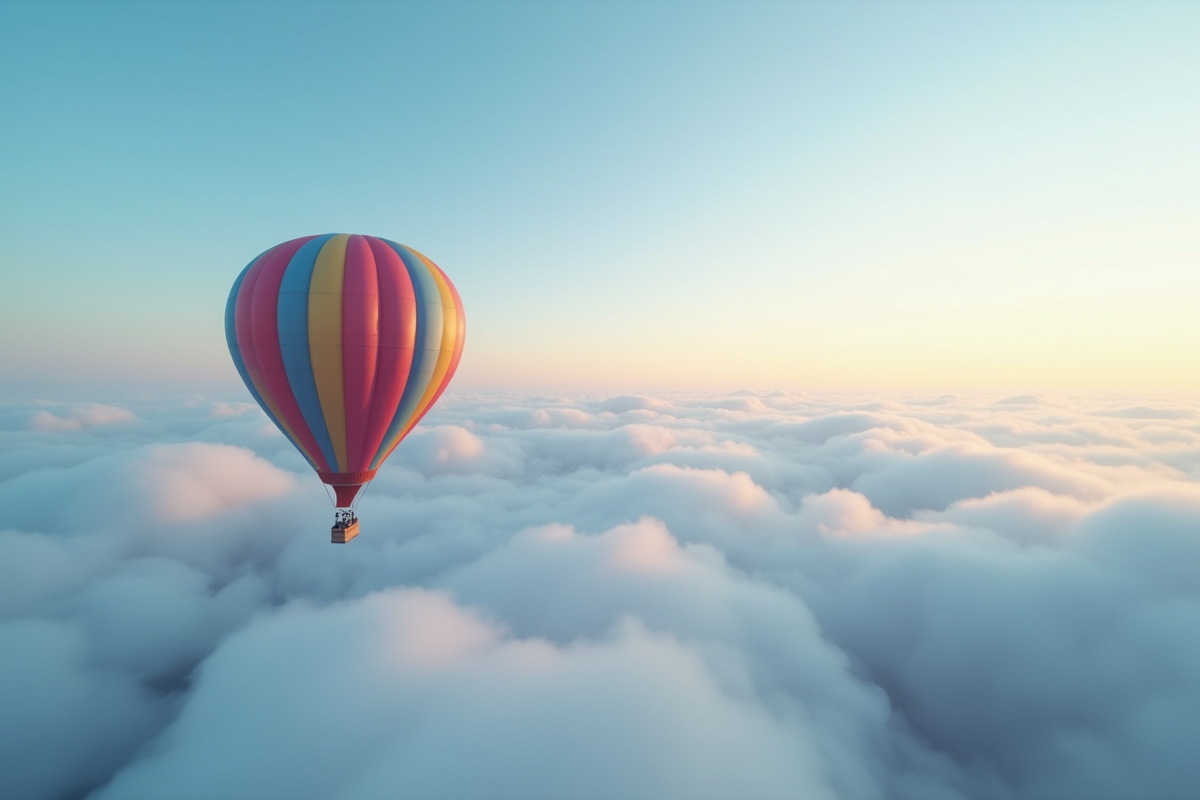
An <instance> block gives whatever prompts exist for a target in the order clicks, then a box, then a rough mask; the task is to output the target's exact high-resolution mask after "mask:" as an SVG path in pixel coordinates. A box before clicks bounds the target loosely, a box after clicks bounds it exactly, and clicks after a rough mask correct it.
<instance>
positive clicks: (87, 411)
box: [29, 403, 134, 431]
mask: <svg viewBox="0 0 1200 800" xmlns="http://www.w3.org/2000/svg"><path fill="white" fill-rule="evenodd" d="M133 418H134V417H133V412H132V411H130V410H129V409H127V408H121V407H119V406H105V405H100V404H97V403H92V404H90V405H85V406H76V407H74V408H68V409H64V410H63V412H62V416H59V415H56V414H52V413H51V412H49V411H35V412H33V413H32V415H31V416H30V417H29V427H30V429H32V430H35V431H77V430H79V429H81V428H90V427H92V426H94V425H111V424H112V423H114V422H129V421H130V420H132V419H133Z"/></svg>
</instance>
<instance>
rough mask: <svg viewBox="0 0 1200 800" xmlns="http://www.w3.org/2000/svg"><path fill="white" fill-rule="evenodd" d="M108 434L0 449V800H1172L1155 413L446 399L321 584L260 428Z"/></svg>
mask: <svg viewBox="0 0 1200 800" xmlns="http://www.w3.org/2000/svg"><path fill="white" fill-rule="evenodd" d="M243 405H244V404H243ZM126 406H128V408H125V407H122V408H120V409H118V410H119V411H122V412H124V416H113V415H112V414H109V417H110V418H108V419H107V422H121V423H122V424H120V425H117V424H106V421H105V420H104V419H102V418H104V415H105V413H107V412H98V411H95V409H97V408H116V407H101V406H87V407H84V406H77V407H58V408H56V409H55V411H54V413H53V414H51V413H50V412H49V411H47V410H46V408H45V407H44V406H30V407H8V408H7V409H5V410H4V413H3V414H2V415H0V417H2V418H3V419H4V420H8V421H9V422H8V423H6V424H4V425H0V428H2V430H0V671H2V672H3V673H4V674H3V675H0V694H2V695H3V696H0V706H2V707H4V708H5V709H6V712H7V713H5V714H3V715H0V747H3V748H4V752H5V753H9V754H16V758H14V759H12V760H8V759H6V762H7V763H9V764H16V765H18V766H17V768H16V769H6V770H4V771H2V777H0V795H2V796H5V797H8V796H12V797H23V798H30V800H53V799H54V798H65V797H76V796H85V795H87V794H89V793H94V796H95V797H98V798H112V799H113V800H117V799H118V798H119V799H120V800H124V798H136V797H154V798H158V797H181V798H185V797H189V796H194V797H204V798H234V797H247V796H287V797H297V798H303V797H314V798H315V797H321V798H324V797H336V798H374V797H394V796H397V795H398V794H407V795H410V796H420V797H463V796H472V797H481V798H488V797H523V798H525V797H528V798H536V797H566V796H570V797H610V796H619V797H629V798H636V797H654V798H658V797H688V798H703V797H721V798H723V797H731V796H737V797H762V798H769V797H797V796H803V797H829V798H848V799H849V798H914V800H915V799H917V798H921V799H922V800H923V799H924V798H939V797H940V798H955V797H963V798H965V797H970V798H985V800H986V799H987V798H997V799H998V800H999V799H1001V798H1047V799H1049V798H1060V797H1089V798H1125V797H1129V796H1139V797H1146V798H1162V799H1163V800H1172V799H1173V798H1178V797H1183V796H1186V794H1187V792H1188V790H1189V787H1192V786H1195V785H1197V783H1200V767H1198V766H1197V765H1196V762H1195V759H1194V757H1193V755H1194V754H1193V752H1192V749H1193V748H1192V746H1190V743H1191V742H1194V741H1196V740H1200V722H1197V720H1200V583H1198V582H1197V577H1196V576H1197V572H1196V570H1195V567H1194V565H1195V564H1196V563H1197V561H1198V560H1200V490H1198V489H1197V483H1196V481H1197V477H1198V475H1200V456H1198V455H1197V454H1198V453H1200V427H1198V426H1197V425H1196V422H1195V417H1196V415H1195V410H1194V409H1192V408H1190V407H1185V406H1181V405H1180V404H1178V403H1174V404H1162V403H1157V402H1155V401H1154V400H1152V399H1139V400H1132V401H1131V400H1129V399H1122V400H1119V401H1117V400H1114V401H1105V400H1095V401H1082V400H1065V399H1058V398H1049V397H1028V396H1026V397H1015V398H1008V399H1006V400H1004V401H1001V402H999V403H994V402H992V401H991V400H989V399H980V400H975V399H972V398H962V397H951V396H945V397H940V398H934V399H929V400H927V399H922V398H917V399H910V400H908V401H905V400H903V399H900V398H893V399H886V400H879V399H873V398H866V399H864V398H856V397H820V396H815V395H805V394H786V393H771V394H761V395H760V394H754V393H750V392H742V393H737V394H735V395H729V396H721V397H705V396H689V395H683V394H679V395H665V396H659V397H647V396H631V397H616V398H595V397H592V398H580V399H572V398H566V397H548V398H532V399H531V398H520V397H515V396H510V397H499V396H475V397H473V396H464V395H459V396H457V397H449V398H446V400H445V401H444V402H443V403H442V404H441V405H440V406H439V408H438V409H437V410H436V411H435V412H434V414H432V415H431V416H430V419H429V421H428V422H427V423H426V424H425V425H423V426H421V427H419V428H418V429H417V430H416V431H415V432H414V434H413V435H412V436H411V437H410V439H409V440H408V441H406V442H405V443H403V444H402V445H401V447H400V448H399V449H398V450H397V451H396V453H395V455H394V457H393V459H392V460H391V461H390V462H389V464H388V465H387V466H386V467H385V469H384V470H382V471H381V473H380V476H379V479H378V480H377V481H376V482H375V483H374V484H373V485H372V487H371V489H370V491H369V492H368V494H367V496H366V499H365V500H364V501H363V504H362V506H361V509H360V512H361V516H362V518H363V523H362V524H363V533H362V535H361V536H360V537H359V538H358V539H357V540H355V541H354V542H352V543H351V544H349V545H346V546H333V545H330V544H329V543H328V538H327V537H328V524H329V515H328V508H329V506H328V502H327V500H326V498H325V495H324V493H323V492H322V490H321V488H320V486H319V484H318V483H317V481H316V480H315V478H314V477H313V476H312V475H311V474H310V473H309V472H308V470H307V466H306V465H305V464H304V462H303V460H302V459H300V458H299V456H298V455H296V454H295V453H294V451H292V450H291V449H290V447H289V446H288V445H287V442H286V440H284V439H283V438H282V437H280V436H278V435H274V434H273V433H272V429H266V427H265V426H264V420H263V417H262V415H261V414H260V413H259V412H257V411H254V410H252V409H247V408H244V407H242V406H241V405H238V404H235V403H224V404H222V403H213V402H208V401H185V402H181V403H178V404H172V403H170V402H167V401H157V402H149V401H140V402H139V403H127V404H126ZM85 408H86V409H91V411H88V412H87V413H84V412H83V411H80V409H85ZM63 409H66V410H63ZM39 414H45V415H46V416H50V417H53V418H54V419H55V420H59V421H60V422H50V423H46V422H44V421H43V422H37V423H35V420H44V418H43V417H40V416H38V415H39ZM88 414H91V416H88ZM73 421H77V424H76V422H73ZM10 709H11V711H9V710H10ZM464 765H467V766H464Z"/></svg>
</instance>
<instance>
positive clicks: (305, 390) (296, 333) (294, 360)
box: [278, 234, 337, 465]
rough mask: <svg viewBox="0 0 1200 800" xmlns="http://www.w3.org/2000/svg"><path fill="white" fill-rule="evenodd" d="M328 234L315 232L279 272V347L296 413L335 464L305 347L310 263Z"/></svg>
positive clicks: (315, 258)
mask: <svg viewBox="0 0 1200 800" xmlns="http://www.w3.org/2000/svg"><path fill="white" fill-rule="evenodd" d="M331 236H332V234H326V235H325V236H318V237H317V238H315V239H312V240H311V241H308V242H306V243H305V244H304V246H303V247H301V248H300V249H299V250H297V251H296V255H294V256H292V260H291V261H290V262H289V263H288V266H287V270H286V271H285V272H284V273H283V281H282V282H281V283H280V285H279V309H278V314H279V349H280V351H281V352H282V354H283V366H284V369H285V370H286V371H287V377H288V383H289V384H291V387H292V394H294V395H295V397H296V403H297V405H299V406H300V413H301V414H303V415H304V421H305V423H307V425H308V429H309V430H310V431H312V435H313V438H314V439H315V440H316V442H317V446H318V447H319V448H320V449H321V455H323V456H324V457H325V463H326V464H327V465H336V464H337V456H336V455H335V453H334V451H333V442H332V441H331V440H330V438H329V431H328V430H327V429H326V427H325V415H324V414H323V413H322V411H321V399H320V397H318V396H317V384H316V381H315V380H314V379H313V370H312V356H311V355H310V353H309V348H308V287H309V283H310V282H311V281H312V271H313V265H314V264H315V263H316V260H317V254H318V253H320V252H321V248H322V247H323V246H324V245H325V243H326V242H327V241H329V239H330V237H331Z"/></svg>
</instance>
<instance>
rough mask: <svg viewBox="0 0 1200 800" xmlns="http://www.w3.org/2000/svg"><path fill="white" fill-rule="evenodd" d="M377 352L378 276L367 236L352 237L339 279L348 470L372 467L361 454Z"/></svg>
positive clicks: (353, 470)
mask: <svg viewBox="0 0 1200 800" xmlns="http://www.w3.org/2000/svg"><path fill="white" fill-rule="evenodd" d="M378 354H379V279H378V277H377V276H376V269H375V256H374V255H373V254H372V253H371V245H370V244H369V243H368V242H367V240H366V239H364V238H363V237H362V236H351V237H350V240H349V241H348V242H346V271H345V276H344V277H343V279H342V394H343V397H344V398H345V401H344V402H345V407H346V459H347V461H348V463H347V465H346V466H347V471H349V472H357V471H359V470H364V469H366V468H368V467H369V466H371V459H370V456H367V457H364V449H363V439H364V438H365V433H366V429H367V419H368V417H369V416H370V414H371V394H372V390H373V389H374V388H375V367H376V360H377V358H378ZM370 455H371V456H373V455H375V454H374V453H371V454H370Z"/></svg>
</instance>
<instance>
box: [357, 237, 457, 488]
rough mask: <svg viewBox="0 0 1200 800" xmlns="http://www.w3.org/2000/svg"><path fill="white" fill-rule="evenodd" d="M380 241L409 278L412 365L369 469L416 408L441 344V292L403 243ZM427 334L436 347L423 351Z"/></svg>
mask: <svg viewBox="0 0 1200 800" xmlns="http://www.w3.org/2000/svg"><path fill="white" fill-rule="evenodd" d="M383 241H384V243H386V244H387V246H388V247H390V248H392V249H393V250H395V251H396V255H398V256H400V260H401V261H403V262H404V267H405V269H407V270H408V276H409V278H411V279H412V285H413V293H414V294H415V295H416V309H417V337H416V339H415V340H414V342H413V363H412V369H411V370H409V373H408V382H407V383H406V384H405V386H404V394H402V395H401V396H400V405H398V406H397V407H396V414H395V416H393V417H392V422H391V424H390V425H388V429H387V433H385V434H384V436H383V442H382V444H381V445H380V448H379V452H378V453H376V454H375V457H374V458H373V459H372V460H371V469H378V468H379V465H380V463H381V462H382V460H383V457H384V455H385V454H386V453H387V451H388V446H389V443H390V442H391V441H392V438H393V437H395V436H396V435H397V434H398V433H399V432H400V431H401V430H402V429H403V428H404V426H405V425H406V424H407V423H408V420H409V418H410V417H411V416H412V414H413V412H414V411H415V410H416V408H417V403H419V402H421V396H422V395H424V394H425V389H426V388H427V387H428V386H429V382H430V381H431V380H432V379H433V369H434V367H435V366H436V365H437V357H438V353H439V352H440V348H441V329H442V314H441V306H442V294H441V292H439V291H438V288H437V282H436V281H435V280H434V279H433V275H431V274H430V273H429V269H428V268H427V267H426V266H425V265H424V264H423V263H422V262H421V259H419V258H417V257H416V256H415V255H413V254H412V252H411V251H410V250H409V249H408V248H407V247H405V246H404V245H402V244H396V243H395V242H392V241H389V240H387V239H384V240H383ZM434 325H436V326H437V329H436V330H433V326H434ZM431 334H432V335H435V336H436V337H437V338H436V341H437V344H438V349H436V350H432V351H427V350H426V349H425V343H426V342H427V341H429V339H430V338H431Z"/></svg>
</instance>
